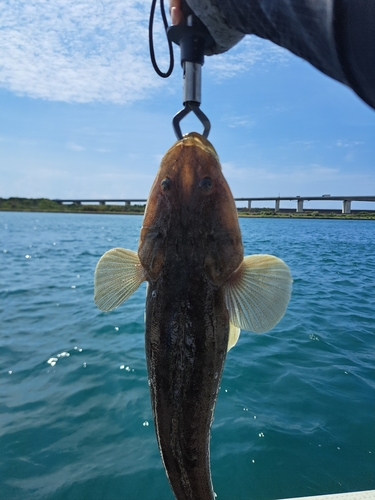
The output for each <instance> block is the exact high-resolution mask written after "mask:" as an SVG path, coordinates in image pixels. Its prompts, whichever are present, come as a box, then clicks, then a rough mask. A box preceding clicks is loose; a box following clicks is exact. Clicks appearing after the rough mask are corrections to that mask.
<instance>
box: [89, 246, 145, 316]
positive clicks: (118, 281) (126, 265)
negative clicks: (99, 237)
mask: <svg viewBox="0 0 375 500" xmlns="http://www.w3.org/2000/svg"><path fill="white" fill-rule="evenodd" d="M145 279H146V278H145V272H144V269H143V267H142V265H141V262H140V260H139V258H138V254H137V253H136V252H133V251H132V250H125V249H124V248H113V249H112V250H109V251H108V252H106V253H105V254H104V255H103V256H102V257H101V259H100V260H99V262H98V263H97V265H96V269H95V275H94V302H95V304H96V305H97V306H98V308H99V309H100V310H101V311H105V312H108V311H112V309H115V308H116V307H118V306H119V305H120V304H122V303H123V302H124V301H125V300H127V299H128V298H129V297H130V296H131V295H132V294H133V293H134V292H135V291H136V290H137V288H138V287H139V285H140V284H141V283H142V282H143V281H145Z"/></svg>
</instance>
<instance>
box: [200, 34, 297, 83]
mask: <svg viewBox="0 0 375 500" xmlns="http://www.w3.org/2000/svg"><path fill="white" fill-rule="evenodd" d="M290 57H291V56H290V53H289V52H288V51H287V50H285V49H283V48H281V47H279V46H278V45H275V44H273V43H271V42H269V41H268V40H263V39H261V38H257V37H255V36H247V37H245V38H244V39H243V40H242V41H241V42H240V43H239V44H238V45H236V46H235V47H234V48H233V49H231V50H230V51H229V52H226V53H224V54H220V55H218V56H215V57H206V64H207V68H208V71H209V73H210V74H211V75H214V76H215V80H218V81H220V80H224V79H227V78H232V77H233V76H235V75H237V74H238V73H244V72H245V71H248V70H249V67H251V66H254V65H255V64H257V65H258V66H260V67H263V68H264V69H265V70H266V69H267V68H268V67H269V65H270V64H283V65H284V64H288V62H289V60H290Z"/></svg>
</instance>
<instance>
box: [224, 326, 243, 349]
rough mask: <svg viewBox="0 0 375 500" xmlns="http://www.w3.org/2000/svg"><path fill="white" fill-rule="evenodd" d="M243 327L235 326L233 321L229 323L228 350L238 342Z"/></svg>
mask: <svg viewBox="0 0 375 500" xmlns="http://www.w3.org/2000/svg"><path fill="white" fill-rule="evenodd" d="M240 333H241V329H240V328H238V326H235V325H234V324H233V323H229V337H228V348H227V352H228V351H229V350H230V349H232V347H233V346H235V345H236V344H237V340H238V339H239V336H240Z"/></svg>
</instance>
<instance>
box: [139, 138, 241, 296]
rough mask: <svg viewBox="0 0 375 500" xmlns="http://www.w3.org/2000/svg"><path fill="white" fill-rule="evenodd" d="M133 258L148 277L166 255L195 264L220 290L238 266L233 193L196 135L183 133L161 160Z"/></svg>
mask: <svg viewBox="0 0 375 500" xmlns="http://www.w3.org/2000/svg"><path fill="white" fill-rule="evenodd" d="M173 253H175V255H174V256H173V255H171V254H173ZM138 255H139V258H140V261H141V263H142V266H143V268H144V269H145V271H146V274H147V275H148V279H151V280H156V279H157V278H158V276H159V275H160V272H161V270H162V268H163V265H164V263H165V260H166V256H167V255H168V256H170V257H172V259H168V262H171V261H172V260H175V261H176V262H180V264H184V263H187V262H188V263H189V265H190V266H191V265H194V264H195V265H196V266H197V267H198V268H199V269H203V270H204V271H205V272H206V273H207V276H208V279H210V280H211V281H212V283H213V284H215V285H219V286H220V285H221V284H222V283H223V282H224V281H225V280H226V279H227V278H228V277H229V276H230V275H231V274H232V273H233V272H234V271H235V270H236V269H237V268H238V267H239V265H240V264H241V262H242V260H243V245H242V238H241V232H240V228H239V224H238V216H237V209H236V206H235V202H234V199H233V195H232V193H231V191H230V188H229V186H228V183H227V182H226V180H225V178H224V176H223V173H222V169H221V165H220V161H219V157H218V155H217V153H216V151H215V149H214V147H213V146H212V144H211V143H210V142H209V141H208V140H207V139H205V138H204V137H203V136H201V135H200V134H197V133H195V132H193V133H190V134H187V135H186V136H184V137H183V138H182V139H181V140H180V141H177V142H176V143H175V144H174V145H173V146H172V147H171V148H170V149H169V150H168V151H167V153H166V154H165V156H164V158H163V159H162V161H161V165H160V168H159V171H158V173H157V175H156V178H155V181H154V183H153V185H152V187H151V191H150V194H149V198H148V202H147V207H146V211H145V215H144V221H143V227H142V230H141V236H140V244H139V249H138Z"/></svg>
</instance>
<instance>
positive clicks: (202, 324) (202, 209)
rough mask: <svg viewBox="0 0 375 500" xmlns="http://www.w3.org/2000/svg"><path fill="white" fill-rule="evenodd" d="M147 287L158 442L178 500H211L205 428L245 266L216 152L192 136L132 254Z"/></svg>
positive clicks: (167, 161) (173, 162)
mask: <svg viewBox="0 0 375 500" xmlns="http://www.w3.org/2000/svg"><path fill="white" fill-rule="evenodd" d="M138 255H139V259H140V261H141V264H142V267H143V269H144V271H145V276H146V279H147V281H148V282H149V286H148V291H147V299H146V358H147V367H148V376H149V385H150V391H151V401H152V409H153V416H154V423H155V429H156V435H157V440H158V444H159V448H160V452H161V455H162V459H163V462H164V466H165V469H166V472H167V476H168V478H169V481H170V484H171V487H172V489H173V492H174V495H175V497H176V498H177V499H178V500H193V499H194V500H210V499H214V492H213V487H212V481H211V472H210V454H209V441H210V427H211V423H212V419H213V412H214V407H215V403H216V399H217V394H218V390H219V384H220V380H221V375H222V371H223V367H224V362H225V357H226V352H227V348H228V334H229V314H228V310H227V307H226V305H225V299H224V287H223V284H224V283H225V282H226V280H227V279H228V277H229V276H231V275H232V273H233V272H234V271H235V270H236V269H237V268H238V267H239V266H240V264H241V262H242V260H243V246H242V238H241V233H240V228H239V224H238V217H237V211H236V207H235V204H234V200H233V196H232V194H231V192H230V189H229V187H228V184H227V182H226V180H225V179H224V177H223V174H222V172H221V167H220V163H219V161H218V158H217V155H216V153H215V150H214V149H213V147H212V146H211V144H210V143H209V142H208V141H207V140H205V139H204V138H203V137H202V136H200V135H198V134H195V133H192V134H189V135H188V136H185V137H184V138H183V139H182V140H181V141H179V142H177V143H176V144H175V145H174V146H173V147H172V148H171V149H170V150H169V151H168V152H167V154H166V155H165V157H164V159H163V161H162V164H161V166H160V169H159V172H158V175H157V176H156V179H155V181H154V184H153V187H152V189H151V192H150V196H149V201H148V204H147V209H146V213H145V217H144V223H143V227H142V231H141V238H140V244H139V249H138Z"/></svg>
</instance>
